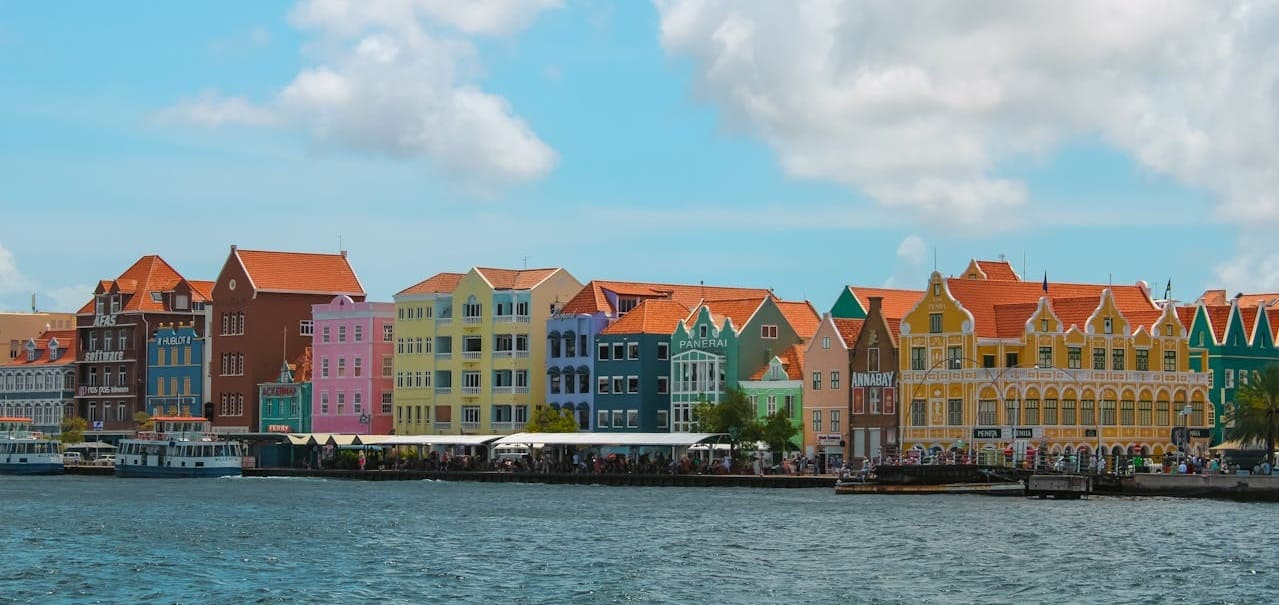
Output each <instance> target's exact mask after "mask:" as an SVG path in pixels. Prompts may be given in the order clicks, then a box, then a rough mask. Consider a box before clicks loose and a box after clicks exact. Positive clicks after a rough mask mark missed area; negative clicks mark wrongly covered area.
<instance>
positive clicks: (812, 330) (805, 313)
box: [774, 300, 822, 340]
mask: <svg viewBox="0 0 1279 605" xmlns="http://www.w3.org/2000/svg"><path fill="white" fill-rule="evenodd" d="M774 302H775V303H776V304H777V308H778V309H780V310H781V312H782V315H783V316H784V317H785V318H786V323H789V324H790V327H791V329H792V330H795V333H796V334H798V335H799V337H800V338H803V339H804V340H808V339H809V338H812V337H813V335H814V334H816V333H817V328H818V326H820V325H821V323H822V316H821V315H818V314H817V309H814V308H813V305H812V304H811V303H809V302H808V301H803V302H791V301H785V300H777V301H774Z"/></svg>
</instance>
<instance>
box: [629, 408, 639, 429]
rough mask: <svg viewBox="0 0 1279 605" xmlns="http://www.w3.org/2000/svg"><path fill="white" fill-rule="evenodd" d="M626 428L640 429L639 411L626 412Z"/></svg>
mask: <svg viewBox="0 0 1279 605" xmlns="http://www.w3.org/2000/svg"><path fill="white" fill-rule="evenodd" d="M626 428H628V429H637V428H639V410H626Z"/></svg>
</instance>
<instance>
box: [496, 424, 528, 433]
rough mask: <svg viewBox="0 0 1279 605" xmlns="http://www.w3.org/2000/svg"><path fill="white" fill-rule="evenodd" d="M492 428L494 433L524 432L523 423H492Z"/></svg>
mask: <svg viewBox="0 0 1279 605" xmlns="http://www.w3.org/2000/svg"><path fill="white" fill-rule="evenodd" d="M491 424H492V428H493V432H494V433H514V432H518V431H522V430H524V426H525V424H526V423H524V422H493V423H491Z"/></svg>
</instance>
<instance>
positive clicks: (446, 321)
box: [435, 315, 453, 326]
mask: <svg viewBox="0 0 1279 605" xmlns="http://www.w3.org/2000/svg"><path fill="white" fill-rule="evenodd" d="M435 322H436V323H437V324H439V325H442V326H447V325H449V324H451V323H453V317H452V316H451V315H450V316H449V317H437V318H436V319H435Z"/></svg>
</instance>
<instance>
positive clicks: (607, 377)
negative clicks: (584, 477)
mask: <svg viewBox="0 0 1279 605" xmlns="http://www.w3.org/2000/svg"><path fill="white" fill-rule="evenodd" d="M688 314H689V309H688V307H686V306H684V304H683V303H680V302H679V301H677V300H672V299H666V298H656V299H648V300H644V301H643V302H641V303H639V304H638V305H637V306H635V307H634V308H632V309H630V310H629V311H628V312H627V313H626V314H625V316H623V317H622V318H620V319H618V320H616V321H614V322H613V323H612V324H610V325H609V326H608V327H606V328H604V329H603V330H602V331H601V332H600V333H599V334H597V335H594V336H593V338H592V339H593V340H594V342H595V346H594V354H593V358H594V362H593V365H592V366H590V367H588V368H581V367H579V368H577V372H576V373H575V374H572V373H569V372H568V371H567V370H568V367H566V368H565V371H564V372H559V371H558V369H557V368H556V367H555V366H552V367H551V368H549V369H548V373H549V376H550V381H551V385H550V392H551V395H552V396H554V395H556V394H557V393H558V392H559V391H561V390H566V389H567V387H568V383H569V382H570V381H573V380H576V382H577V387H576V389H577V391H578V392H583V390H584V389H585V390H586V391H587V392H592V391H593V392H594V393H595V397H594V399H593V401H594V408H595V426H594V430H595V431H597V432H605V433H608V432H641V433H658V432H660V433H665V432H667V431H669V430H670V429H671V421H670V413H671V388H670V372H671V355H670V353H671V333H673V332H674V331H675V327H676V325H677V324H679V323H680V322H682V321H683V320H684V318H686V317H688ZM548 362H554V359H553V358H551V359H548ZM591 368H593V371H594V374H591V373H590V371H591ZM584 370H585V371H584ZM557 374H560V375H561V376H560V380H561V383H560V384H559V385H557V384H556V375H557ZM591 376H594V384H592V381H591ZM551 405H552V406H554V405H555V404H551Z"/></svg>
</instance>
